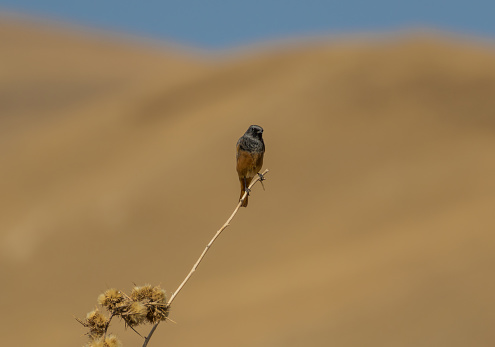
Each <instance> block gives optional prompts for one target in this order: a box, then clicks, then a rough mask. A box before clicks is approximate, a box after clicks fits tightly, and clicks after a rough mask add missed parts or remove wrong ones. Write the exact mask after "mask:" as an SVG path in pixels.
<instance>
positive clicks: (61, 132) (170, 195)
mask: <svg viewBox="0 0 495 347" xmlns="http://www.w3.org/2000/svg"><path fill="white" fill-rule="evenodd" d="M0 52H1V54H0V155H1V169H0V187H1V189H0V192H1V194H0V207H1V209H0V211H1V212H0V216H1V217H0V277H1V283H2V290H1V296H0V307H1V309H2V315H1V317H0V331H1V335H0V341H1V343H0V344H1V345H2V346H52V347H58V346H60V347H61V346H64V347H65V346H83V345H84V344H85V343H86V342H87V339H86V337H85V336H83V334H84V333H85V332H86V331H85V329H83V328H82V326H81V325H80V324H79V323H77V321H76V320H75V319H74V316H76V317H81V318H83V317H84V316H85V315H86V313H87V312H88V311H90V310H92V309H93V308H94V307H95V305H96V298H97V297H98V295H99V294H100V293H101V292H103V291H104V290H106V289H108V288H118V289H120V290H123V291H126V292H130V290H131V289H132V287H133V286H134V284H141V285H142V284H145V283H150V284H153V285H157V284H159V285H161V286H162V287H163V288H164V289H166V291H167V293H168V294H170V293H172V292H173V291H174V290H175V289H176V288H177V286H178V285H179V284H180V282H181V281H182V279H183V278H184V277H185V276H186V274H187V273H188V272H189V270H190V268H191V266H192V265H193V264H194V262H195V261H196V259H197V257H198V256H199V254H200V253H201V252H202V250H203V248H204V247H205V245H206V244H207V242H208V241H209V240H210V238H211V237H212V236H213V235H214V234H215V232H216V230H218V229H219V228H220V227H221V226H222V224H223V223H224V222H225V221H226V219H227V218H228V217H229V215H230V214H231V212H232V211H233V210H234V208H235V206H236V204H237V199H238V195H239V184H238V180H237V174H236V172H235V144H236V141H237V139H238V138H239V137H240V136H241V135H242V134H243V133H244V131H245V130H246V129H247V128H248V126H249V125H251V124H258V125H260V126H262V127H263V128H264V130H265V132H264V139H265V144H266V155H265V164H264V168H267V169H269V170H270V173H269V174H268V175H267V180H266V181H265V183H264V184H265V190H263V189H262V187H261V185H259V184H258V185H256V186H255V187H254V189H253V191H252V194H251V197H250V201H249V206H248V207H247V208H245V209H242V210H240V212H239V213H238V215H237V216H236V217H235V219H234V220H233V221H232V223H231V225H230V227H229V228H228V229H226V230H225V232H224V234H222V236H221V237H220V238H219V239H218V241H217V242H216V243H215V244H214V245H213V247H212V249H211V250H210V252H209V253H208V254H207V256H206V258H205V259H204V261H203V263H201V265H200V267H199V268H198V271H197V272H196V273H195V274H194V276H193V277H192V279H191V280H190V282H189V283H188V284H187V285H186V286H185V287H184V289H183V290H182V292H181V293H180V294H179V295H178V296H177V299H176V300H175V301H174V303H173V306H172V311H171V315H170V318H171V319H173V320H174V322H175V323H172V322H167V323H163V324H161V325H160V326H159V327H158V329H157V331H156V332H155V334H154V336H153V338H152V340H151V342H150V344H149V346H241V347H243V346H257V347H258V346H259V347H265V346H271V347H277V346H284V347H291V346H339V347H351V346H377V347H378V346H380V347H384V346H390V347H396V346H411V347H412V346H431V347H440V346H446V347H461V346H462V347H464V346H480V347H483V346H487V347H488V346H493V345H495V333H494V323H495V298H494V293H495V276H494V269H495V233H494V231H495V213H494V207H495V179H494V177H495V45H494V44H493V43H491V42H482V41H479V40H475V39H470V38H460V37H455V36H453V35H449V34H441V33H435V32H428V31H424V32H415V33H407V32H404V33H397V34H391V35H388V36H380V37H373V38H364V37H363V38H360V37H353V38H347V39H346V38H345V37H344V38H343V37H341V38H338V39H335V38H333V39H332V38H328V39H321V38H320V39H318V40H312V41H303V42H300V41H297V42H293V43H287V42H285V43H283V44H282V43H273V44H268V43H266V44H263V45H260V46H253V47H245V48H241V49H238V50H234V51H226V52H221V53H212V52H204V51H197V50H194V49H188V48H184V47H178V46H173V45H172V46H169V45H167V44H162V43H157V42H151V41H146V40H143V41H141V40H138V39H135V38H133V39H126V38H125V37H121V36H118V35H106V34H101V33H98V32H93V31H88V32H84V31H80V30H76V29H74V28H65V27H58V26H56V25H43V24H40V23H38V22H29V21H20V20H12V19H6V18H1V20H0ZM122 325H123V324H122V323H121V322H118V321H116V322H114V324H113V325H112V327H111V329H110V331H111V332H114V333H116V334H117V335H118V336H119V338H120V339H121V340H122V341H123V344H124V346H141V344H142V339H141V337H139V336H138V335H137V334H135V333H134V332H133V331H131V330H127V331H124V329H123V328H122ZM149 329H150V327H149V326H147V327H140V328H138V331H139V332H140V333H141V334H144V335H145V334H147V332H148V331H149Z"/></svg>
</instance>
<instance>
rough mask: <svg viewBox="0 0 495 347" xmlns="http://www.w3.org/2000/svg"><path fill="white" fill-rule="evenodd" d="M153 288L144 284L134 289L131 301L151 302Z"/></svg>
mask: <svg viewBox="0 0 495 347" xmlns="http://www.w3.org/2000/svg"><path fill="white" fill-rule="evenodd" d="M152 297H153V288H152V287H151V285H150V284H145V285H144V286H142V287H137V286H136V287H134V288H132V292H131V300H132V301H143V302H144V301H152Z"/></svg>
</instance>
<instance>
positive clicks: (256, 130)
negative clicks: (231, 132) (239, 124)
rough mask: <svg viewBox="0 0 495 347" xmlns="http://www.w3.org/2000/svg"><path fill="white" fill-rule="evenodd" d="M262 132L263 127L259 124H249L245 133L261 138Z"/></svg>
mask: <svg viewBox="0 0 495 347" xmlns="http://www.w3.org/2000/svg"><path fill="white" fill-rule="evenodd" d="M262 134H263V128H262V127H260V126H259V125H251V126H250V127H249V129H248V130H247V131H246V134H245V135H250V136H252V137H254V138H257V139H261V135H262Z"/></svg>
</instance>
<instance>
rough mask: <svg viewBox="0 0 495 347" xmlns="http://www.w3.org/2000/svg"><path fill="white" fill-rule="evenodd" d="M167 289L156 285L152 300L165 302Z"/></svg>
mask: <svg viewBox="0 0 495 347" xmlns="http://www.w3.org/2000/svg"><path fill="white" fill-rule="evenodd" d="M166 299H167V298H166V296H165V290H164V289H162V288H160V286H155V287H153V289H152V294H151V301H153V302H156V303H163V304H164V303H165V300H166Z"/></svg>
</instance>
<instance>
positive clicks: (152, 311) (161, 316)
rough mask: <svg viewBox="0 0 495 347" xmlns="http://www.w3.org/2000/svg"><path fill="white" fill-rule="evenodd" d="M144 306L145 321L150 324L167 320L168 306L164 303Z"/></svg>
mask: <svg viewBox="0 0 495 347" xmlns="http://www.w3.org/2000/svg"><path fill="white" fill-rule="evenodd" d="M146 306H147V307H148V314H147V315H146V320H147V321H148V322H149V323H151V324H155V323H157V322H159V321H162V320H165V319H167V317H168V314H169V313H170V306H168V305H167V304H165V303H149V304H147V305H146Z"/></svg>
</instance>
